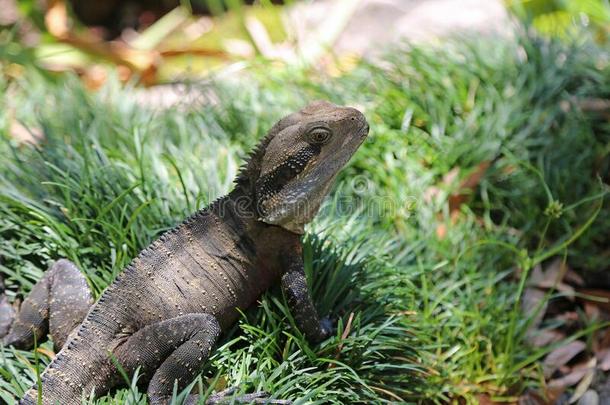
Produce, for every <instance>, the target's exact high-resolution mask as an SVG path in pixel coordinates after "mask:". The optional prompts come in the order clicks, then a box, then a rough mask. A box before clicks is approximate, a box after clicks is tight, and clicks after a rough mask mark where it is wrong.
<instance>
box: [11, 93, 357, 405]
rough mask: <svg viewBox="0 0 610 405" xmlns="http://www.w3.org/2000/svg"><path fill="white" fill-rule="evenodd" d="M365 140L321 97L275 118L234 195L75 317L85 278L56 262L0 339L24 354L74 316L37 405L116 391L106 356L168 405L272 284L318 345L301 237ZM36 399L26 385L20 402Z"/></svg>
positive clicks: (323, 328) (166, 240)
mask: <svg viewBox="0 0 610 405" xmlns="http://www.w3.org/2000/svg"><path fill="white" fill-rule="evenodd" d="M367 133H368V124H367V123H366V120H365V118H364V116H363V115H362V114H361V113H360V112H359V111H357V110H355V109H353V108H348V107H338V106H335V105H333V104H330V103H327V102H315V103H312V104H310V105H309V106H307V107H305V108H304V109H302V110H301V111H299V112H297V113H294V114H291V115H289V116H287V117H285V118H284V119H282V120H280V121H279V122H278V123H277V124H276V125H275V126H274V127H273V128H272V129H271V130H270V131H269V133H268V134H267V136H266V137H265V138H264V139H263V140H262V141H261V142H260V144H259V145H258V147H257V148H256V149H255V150H254V152H253V153H252V155H251V156H250V158H249V160H248V162H247V164H246V165H244V166H243V167H242V169H241V170H240V173H239V175H238V177H237V179H236V185H235V188H234V190H233V191H231V192H230V193H229V194H228V195H227V196H225V197H222V198H220V199H218V200H216V201H215V202H214V203H212V204H211V205H210V206H208V207H207V208H205V209H203V210H201V211H199V212H197V213H195V214H194V215H192V216H191V217H189V218H188V219H187V220H185V221H184V222H183V223H182V224H180V225H178V226H177V227H175V228H174V229H172V230H170V231H168V232H166V233H165V234H163V235H162V236H161V237H160V238H159V239H157V240H156V241H154V242H153V243H152V244H151V245H150V246H149V247H148V248H146V249H144V250H143V251H142V252H141V253H140V254H139V255H138V256H137V257H136V258H135V259H134V260H133V261H132V263H131V264H130V265H129V266H127V267H126V268H125V269H124V271H123V272H122V273H120V274H119V276H118V277H117V278H116V280H115V281H114V282H113V283H112V284H111V285H110V286H109V287H108V288H107V289H106V290H105V292H104V293H103V294H102V296H101V297H100V299H99V300H98V302H97V303H96V304H94V305H93V307H91V309H90V310H89V311H88V313H87V314H86V316H85V317H84V320H83V316H84V312H83V308H84V309H86V308H88V306H89V303H90V294H89V291H88V288H87V286H86V283H84V284H83V282H81V281H79V280H78V277H76V278H75V274H74V266H73V265H72V264H71V263H70V262H68V261H66V260H60V261H58V262H57V263H56V264H55V266H53V268H51V270H50V271H48V272H47V273H46V274H45V277H43V279H41V281H40V282H39V283H38V284H37V285H36V286H34V288H33V289H32V292H31V294H30V296H28V297H27V298H26V299H25V300H24V303H23V304H22V307H21V309H20V311H19V313H18V314H17V316H16V319H15V321H14V322H13V325H12V326H11V328H10V331H9V332H8V334H7V335H6V336H5V337H4V343H5V344H13V345H15V346H21V347H27V346H29V345H31V344H32V342H33V339H34V335H36V338H37V339H38V340H40V339H42V338H43V337H44V335H45V334H46V331H47V330H48V329H49V326H50V332H51V335H52V336H53V338H54V342H56V343H57V342H63V341H64V340H65V339H66V336H67V334H68V333H69V331H70V330H71V328H70V327H69V326H70V325H72V326H74V325H73V324H72V323H74V322H76V324H78V323H79V322H80V321H81V320H82V323H81V324H80V326H78V327H77V328H76V329H74V331H73V332H72V333H71V334H70V336H69V337H67V342H66V344H65V345H63V347H62V348H61V350H60V351H59V353H58V354H57V356H56V357H55V359H54V360H53V361H52V362H51V364H50V365H49V366H48V367H47V369H46V370H45V372H44V373H43V375H42V403H43V404H53V403H55V402H59V403H61V404H62V405H63V404H66V405H70V404H79V403H80V400H81V397H82V396H83V395H86V396H88V395H89V394H90V393H91V392H93V393H94V396H96V397H97V396H99V395H102V394H104V393H106V392H108V391H109V390H110V389H112V388H114V387H116V386H118V385H120V384H121V379H120V375H119V373H118V372H117V370H116V367H115V365H114V364H113V361H112V359H111V355H112V356H113V357H114V358H115V359H116V361H118V363H119V364H121V366H122V367H123V369H124V370H125V371H126V372H127V373H128V374H129V375H132V374H133V373H134V372H135V370H136V368H137V367H140V372H141V378H140V381H145V382H148V397H149V400H150V402H151V403H152V404H162V403H166V402H167V401H168V399H169V398H170V397H171V395H172V390H173V387H174V382H175V381H177V384H178V389H179V390H180V389H183V388H184V387H186V386H187V385H188V384H189V383H190V382H191V381H192V380H193V379H194V378H195V376H196V375H197V374H198V373H199V372H200V370H201V368H202V366H203V364H204V363H205V361H206V359H207V358H208V356H209V354H210V352H211V350H212V349H213V346H214V344H215V343H216V340H217V339H218V336H219V335H220V334H221V333H222V332H223V331H226V330H227V328H229V327H230V326H231V325H232V324H233V323H234V322H235V321H236V319H237V318H238V316H239V311H238V310H244V309H246V308H248V307H249V306H250V305H252V304H253V303H254V302H255V301H256V299H257V298H258V297H259V296H260V295H261V294H262V293H263V292H264V291H265V290H267V289H268V288H269V287H270V286H272V285H273V284H275V283H277V282H278V281H279V282H281V284H282V289H283V291H284V293H285V295H286V297H287V302H288V304H289V306H290V307H291V311H292V312H293V314H294V317H295V320H296V321H297V324H298V325H299V328H300V329H301V330H302V331H303V333H304V334H305V335H306V336H307V338H308V339H310V340H312V341H317V340H321V339H323V338H325V337H326V336H327V335H328V333H329V328H328V325H327V324H326V323H325V322H322V321H321V320H320V318H319V317H318V315H317V313H316V310H315V307H314V305H313V302H312V300H311V296H310V295H309V292H308V291H307V285H306V280H305V275H304V271H303V262H302V255H301V253H302V246H301V241H300V236H301V234H302V233H303V226H304V225H305V224H306V223H307V222H309V221H310V220H311V219H312V218H313V216H314V215H315V214H316V212H317V211H318V209H319V207H320V204H321V202H322V199H323V198H324V196H325V195H326V194H327V192H328V190H329V188H330V186H331V185H332V182H333V181H334V178H335V177H336V175H337V173H338V172H339V170H340V169H341V168H342V167H343V166H344V165H345V163H346V162H347V161H348V160H349V158H350V157H351V156H352V155H353V153H355V151H356V150H357V148H358V147H359V146H360V144H361V143H362V142H363V141H364V139H365V137H366V135H367ZM77 273H78V271H77ZM78 274H80V273H78ZM80 277H81V278H82V275H80ZM66 280H67V281H70V283H69V286H70V288H67V287H65V286H63V285H62V282H65V281H66ZM82 280H84V278H82ZM62 313H65V316H63V315H62ZM53 319H56V321H55V325H59V326H55V327H54V324H53V322H52V321H53ZM56 335H57V336H56ZM36 401H37V390H36V388H35V387H34V388H32V389H30V390H29V391H28V392H27V393H26V395H25V397H24V399H23V400H22V403H23V404H35V403H36Z"/></svg>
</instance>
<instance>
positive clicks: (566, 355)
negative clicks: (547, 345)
mask: <svg viewBox="0 0 610 405" xmlns="http://www.w3.org/2000/svg"><path fill="white" fill-rule="evenodd" d="M586 347H587V346H586V345H585V344H584V343H583V342H581V341H580V340H574V341H572V342H570V343H568V344H565V345H563V346H560V347H558V348H557V349H555V350H553V351H552V352H551V353H549V354H548V355H547V356H546V358H545V359H544V362H543V363H542V367H543V369H544V376H545V377H546V378H549V377H550V376H551V375H553V373H554V372H555V370H557V369H558V368H559V367H561V366H563V365H565V364H567V363H568V362H569V361H570V360H572V359H573V358H574V357H575V356H576V355H577V354H579V353H580V352H582V351H583V350H585V348H586Z"/></svg>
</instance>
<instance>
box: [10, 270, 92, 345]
mask: <svg viewBox="0 0 610 405" xmlns="http://www.w3.org/2000/svg"><path fill="white" fill-rule="evenodd" d="M92 304H93V298H92V296H91V292H90V290H89V286H88V285H87V281H86V279H85V277H84V276H83V275H82V273H81V272H80V271H79V270H78V268H77V267H76V266H75V265H74V263H72V262H70V261H68V260H65V259H61V260H58V261H57V262H55V264H54V265H53V266H51V268H50V269H49V270H47V271H46V272H45V274H44V276H43V277H42V278H41V279H40V281H38V283H36V284H35V285H34V287H33V288H32V291H31V292H30V294H29V295H28V296H27V297H26V299H25V300H24V301H23V304H21V308H20V309H19V311H18V313H17V315H16V317H15V319H14V321H13V322H12V325H11V327H10V329H9V331H8V334H7V335H6V336H4V338H3V343H4V344H5V345H13V346H15V347H17V348H24V349H27V348H30V347H32V345H33V344H34V340H35V339H36V340H37V341H40V340H42V338H43V337H44V335H45V334H46V332H47V331H50V333H51V336H52V338H53V342H54V344H55V349H56V350H58V349H60V348H61V347H62V346H63V345H64V343H65V342H66V340H67V338H68V335H69V334H70V332H72V330H73V329H74V328H75V327H76V326H78V325H79V324H80V323H81V322H82V321H83V319H84V318H85V315H87V311H89V307H90V306H91V305H92Z"/></svg>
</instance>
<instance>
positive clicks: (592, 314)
mask: <svg viewBox="0 0 610 405" xmlns="http://www.w3.org/2000/svg"><path fill="white" fill-rule="evenodd" d="M585 314H586V315H587V318H588V319H590V320H596V319H599V316H600V311H599V307H598V306H597V305H594V304H592V303H590V302H585Z"/></svg>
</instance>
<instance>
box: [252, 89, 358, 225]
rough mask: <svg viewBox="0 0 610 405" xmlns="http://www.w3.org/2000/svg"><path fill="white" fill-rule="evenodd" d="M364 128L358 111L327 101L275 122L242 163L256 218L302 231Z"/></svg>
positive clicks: (354, 150) (311, 105)
mask: <svg viewBox="0 0 610 405" xmlns="http://www.w3.org/2000/svg"><path fill="white" fill-rule="evenodd" d="M368 131H369V126H368V123H367V122H366V119H365V117H364V115H362V113H361V112H360V111H358V110H356V109H354V108H350V107H340V106H336V105H334V104H331V103H329V102H326V101H316V102H313V103H311V104H309V105H308V106H306V107H305V108H303V109H302V110H300V111H298V112H296V113H293V114H291V115H289V116H287V117H285V118H283V119H282V120H280V121H279V122H278V123H277V124H275V125H274V126H273V128H272V129H271V130H270V131H269V134H268V135H267V136H266V137H265V139H264V140H263V141H262V142H261V144H260V145H259V147H258V148H257V149H256V151H255V153H254V154H253V156H252V157H251V160H250V162H249V163H248V165H247V166H246V167H245V168H244V170H245V172H247V174H248V177H249V183H250V185H251V188H253V196H254V199H255V200H256V209H257V214H258V215H259V220H260V221H263V222H265V223H268V224H272V225H278V226H281V227H283V228H285V229H287V230H289V231H291V232H294V233H298V234H301V233H303V227H304V225H305V224H306V223H308V222H309V221H311V220H312V218H313V217H314V216H315V215H316V213H317V212H318V210H319V208H320V205H321V203H322V200H323V199H324V197H325V196H326V194H327V193H328V191H329V189H330V187H331V186H332V184H333V182H334V180H335V177H336V176H337V174H338V173H339V171H340V170H341V168H343V166H345V164H346V163H347V161H348V160H349V159H350V158H351V156H352V155H353V154H354V153H355V152H356V150H357V149H358V147H359V146H360V145H361V144H362V142H363V141H364V139H365V138H366V136H367V134H368ZM240 176H242V177H243V172H242V175H240ZM252 186H253V187H252Z"/></svg>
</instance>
